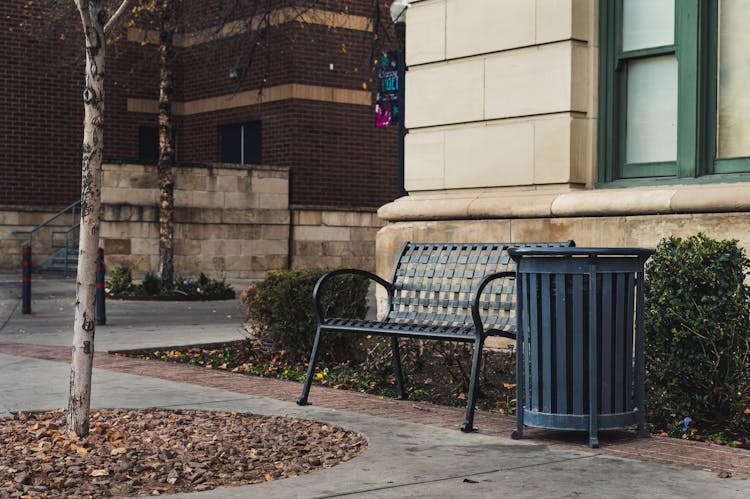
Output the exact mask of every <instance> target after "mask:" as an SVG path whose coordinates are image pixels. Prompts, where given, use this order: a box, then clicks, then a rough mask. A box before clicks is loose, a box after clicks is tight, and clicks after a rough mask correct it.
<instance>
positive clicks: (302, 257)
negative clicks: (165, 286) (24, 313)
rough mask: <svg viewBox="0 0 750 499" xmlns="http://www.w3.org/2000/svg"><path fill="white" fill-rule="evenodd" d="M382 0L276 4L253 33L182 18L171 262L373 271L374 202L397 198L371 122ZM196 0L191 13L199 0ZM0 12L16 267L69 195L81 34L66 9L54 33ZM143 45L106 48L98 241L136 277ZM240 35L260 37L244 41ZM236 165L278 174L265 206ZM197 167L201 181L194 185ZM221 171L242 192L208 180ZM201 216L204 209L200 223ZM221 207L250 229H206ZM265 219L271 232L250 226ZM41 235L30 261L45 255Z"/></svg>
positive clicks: (151, 141) (148, 36)
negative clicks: (296, 7) (32, 235)
mask: <svg viewBox="0 0 750 499" xmlns="http://www.w3.org/2000/svg"><path fill="white" fill-rule="evenodd" d="M381 3H382V2H380V1H375V0H347V1H344V2H333V1H328V0H325V1H322V0H321V1H319V2H317V3H316V5H315V7H314V8H312V9H308V10H305V11H304V13H303V15H302V16H300V15H299V12H292V11H291V10H290V9H288V8H281V7H279V8H278V9H277V10H276V11H274V12H273V13H272V16H271V18H272V19H273V21H272V22H271V25H270V27H268V28H267V29H266V30H265V31H264V32H263V34H262V35H261V37H259V38H253V37H251V36H250V35H249V34H248V33H247V32H246V31H245V30H244V29H242V27H243V26H244V24H243V23H242V22H240V21H239V20H235V21H232V20H230V21H229V22H226V24H225V25H224V28H223V29H217V27H216V25H214V26H210V25H207V24H201V23H198V22H195V23H192V24H191V23H185V26H186V28H184V30H182V31H181V32H179V33H178V35H177V36H176V38H175V46H176V59H175V99H174V100H175V102H174V108H173V109H174V115H175V139H176V160H177V163H178V165H179V166H178V168H188V169H189V172H188V171H187V170H186V171H185V172H184V173H185V174H184V175H181V174H180V173H178V184H177V185H176V206H177V210H178V211H177V221H178V223H179V224H181V226H178V227H177V237H178V239H179V238H182V239H183V241H182V242H180V241H177V247H176V262H175V263H176V266H177V269H178V271H183V272H191V271H196V270H201V269H198V268H191V267H196V266H200V265H205V263H206V258H208V256H209V255H207V254H206V253H207V252H209V251H210V252H211V253H212V255H211V257H212V258H213V260H211V261H214V262H216V260H215V258H216V257H217V255H222V257H223V258H224V260H223V261H222V262H221V263H220V264H216V266H219V267H221V269H217V270H225V271H227V275H234V276H238V277H259V276H261V275H263V273H264V272H265V271H266V270H268V268H278V267H281V266H284V265H289V264H291V265H315V264H322V265H341V264H358V265H364V266H366V267H370V268H374V234H375V231H376V230H377V229H378V228H379V227H380V226H381V223H380V221H379V220H378V219H377V217H376V215H375V210H376V209H377V207H378V206H380V205H382V204H384V203H386V202H388V201H391V200H393V199H394V198H395V197H396V196H397V194H398V192H399V191H398V188H397V185H396V179H397V168H398V165H397V162H398V159H397V131H396V130H395V129H392V128H380V129H379V128H376V127H375V116H374V111H373V107H374V106H373V104H372V90H371V89H372V88H373V82H372V80H371V77H372V74H371V63H372V60H373V54H374V53H376V51H377V50H380V49H381V48H382V46H383V45H382V44H383V43H385V44H387V43H388V40H389V39H392V38H391V37H390V36H389V34H388V33H387V32H385V33H383V32H379V30H382V29H383V28H384V27H385V28H388V25H387V24H386V23H382V24H381V18H380V16H384V17H382V19H387V14H386V13H385V11H384V10H383V6H382V5H380V4H381ZM190 4H191V2H187V5H190ZM196 5H200V7H199V9H203V10H201V11H200V15H198V17H199V18H201V19H203V18H202V17H201V16H202V15H203V14H204V10H205V9H206V8H207V7H206V6H205V3H204V2H198V3H197V4H196ZM0 14H2V16H0V18H1V19H2V21H1V22H3V23H4V26H3V29H0V44H2V47H3V48H4V50H3V51H2V52H0V81H2V82H3V84H2V85H1V86H0V102H2V104H1V106H2V109H3V113H2V114H3V117H2V119H0V136H2V137H3V140H2V142H0V144H2V145H1V146H0V148H1V149H0V236H2V242H0V244H1V245H2V247H1V248H0V249H1V250H2V253H3V255H5V256H4V257H2V258H0V266H1V267H3V268H13V267H15V266H17V262H16V259H17V258H16V255H17V254H19V248H20V244H21V243H22V242H23V237H17V236H14V235H13V232H14V231H18V230H28V229H29V228H30V227H32V226H34V225H35V224H36V223H39V222H40V221H42V220H43V219H45V218H46V217H47V216H48V215H50V214H51V213H54V212H55V211H57V210H59V209H61V208H63V207H65V206H67V205H69V204H70V203H72V202H74V201H75V200H76V199H78V197H79V193H80V161H81V141H82V126H81V124H82V118H83V106H82V102H81V89H82V83H83V67H82V62H81V60H82V57H81V52H80V50H81V47H82V37H81V35H80V27H79V23H78V24H77V21H78V20H77V19H76V18H75V11H74V9H73V8H72V7H71V8H70V14H71V16H70V19H69V22H68V23H67V24H66V23H65V22H60V23H59V26H56V27H49V26H47V25H46V24H45V25H44V26H41V25H40V26H33V25H32V24H33V22H34V21H33V20H32V21H29V20H28V17H29V16H28V10H25V9H24V7H23V5H21V3H20V2H9V3H7V4H4V5H3V7H2V8H0ZM201 22H204V21H201ZM21 24H25V26H21ZM40 24H43V23H40ZM48 28H49V29H48ZM376 35H377V36H376ZM153 40H154V33H151V32H148V31H145V30H136V29H133V28H131V29H128V30H125V29H123V30H122V33H120V36H119V39H118V40H117V41H115V42H114V43H113V44H112V45H110V46H108V53H107V81H106V92H107V94H106V110H105V120H106V125H105V162H106V163H107V164H106V167H105V178H104V188H103V192H102V196H103V198H102V199H103V204H104V211H103V216H104V221H103V226H102V238H103V244H104V246H105V248H107V246H109V248H107V249H108V254H110V255H111V257H112V258H113V260H112V263H114V264H117V263H123V264H129V265H133V266H135V267H136V269H137V270H141V271H147V270H154V269H155V257H156V254H157V252H156V251H155V248H156V240H155V237H154V233H153V231H154V229H155V227H156V215H155V213H156V202H155V198H154V195H153V193H154V192H155V191H154V189H156V188H157V183H156V182H155V181H154V182H153V183H151V182H152V181H153V180H154V179H155V177H154V175H155V174H154V171H153V166H150V165H153V163H154V161H155V157H156V143H157V127H156V112H157V97H158V67H157V54H156V47H155V45H154V43H152V42H153ZM253 42H259V43H258V44H257V45H256V46H255V49H254V50H251V45H252V44H253ZM376 45H377V46H376ZM227 164H231V165H233V166H228V165H227ZM237 164H245V165H256V164H262V165H266V166H270V167H271V168H266V169H261V170H260V171H262V172H266V173H268V172H274V173H273V174H272V175H271V177H273V178H276V179H282V180H279V181H278V182H276V183H275V184H274V187H273V189H274V191H273V194H275V195H276V198H274V199H276V201H275V202H272V203H271V205H268V206H262V205H261V204H259V203H258V201H257V199H260V198H261V197H263V196H261V195H256V193H255V192H254V190H253V189H254V188H253V186H252V185H251V184H252V179H253V178H256V177H257V175H258V173H257V172H256V173H252V172H251V170H252V169H253V167H239V168H238V167H237ZM287 170H288V173H284V172H285V171H287ZM200 172H203V174H201V173H200ZM201 175H203V176H205V180H200V181H198V183H197V184H196V183H195V179H200V177H201ZM227 176H228V177H233V178H234V177H236V178H240V179H242V180H235V181H233V182H234V184H237V183H238V182H239V183H240V184H241V183H242V182H245V184H247V185H245V186H242V185H240V187H239V188H238V189H235V188H234V184H232V183H231V182H229V181H227V180H226V179H224V180H222V181H221V182H218V181H217V179H219V178H224V177H227ZM188 178H190V179H193V180H192V182H193V183H192V184H188V183H185V182H187V181H186V180H184V179H188ZM284 178H286V179H288V180H286V181H287V182H288V186H285V184H284V182H285V180H283V179H284ZM180 179H183V180H182V182H183V184H182V185H181V184H180V182H181V180H180ZM230 184H231V186H230ZM255 184H256V185H260V184H259V183H258V182H257V181H256V182H255ZM226 186H230V191H232V192H233V194H232V195H231V196H230V194H226V195H225V193H226V192H229V191H226V190H225V188H224V187H226ZM248 186H250V187H248ZM266 187H267V186H266ZM266 187H262V189H265V188H266ZM264 192H265V191H264ZM266 194H268V192H266ZM232 196H233V197H232ZM243 196H244V197H245V199H239V200H238V197H239V198H242V197H243ZM284 196H287V197H286V199H285V200H284ZM230 198H231V200H230ZM251 198H252V199H251ZM256 198H257V199H256ZM263 199H266V200H267V199H270V198H263ZM211 210H214V211H213V213H215V214H217V216H216V217H210V216H208V217H207V216H205V213H211V212H212V211H211ZM227 210H235V211H234V212H233V216H234V221H233V222H232V224H234V223H235V222H238V223H241V224H244V225H247V226H251V227H252V230H244V234H245V236H239V235H238V234H239V233H243V231H239V230H237V228H236V227H234V228H232V227H227V228H226V230H224V231H222V232H221V233H219V234H218V235H217V233H216V229H215V228H214V229H212V230H208V226H209V225H216V224H219V225H221V224H222V223H224V222H225V221H224V218H227V215H226V212H227ZM236 210H240V211H239V212H237V211H236ZM243 210H244V211H246V213H243ZM253 210H255V211H253ZM269 212H273V213H274V215H273V216H271V215H268V213H269ZM124 213H125V214H127V216H126V215H123V214H124ZM134 213H135V214H137V215H134ZM201 213H203V216H201ZM221 213H224V215H223V218H222V216H221ZM118 217H119V218H118ZM123 217H126V218H123ZM264 221H265V222H268V223H270V225H271V226H273V227H272V228H268V229H263V228H262V227H260V225H259V224H261V225H262V223H265V222H264ZM232 224H230V225H232ZM284 228H286V230H284ZM246 229H248V228H247V227H246ZM261 233H263V234H271V233H273V234H274V235H273V236H269V237H266V238H265V239H263V240H264V241H266V243H267V244H264V245H261V246H263V248H265V249H260V247H259V249H258V251H259V252H261V253H263V252H264V251H267V250H268V248H270V247H273V248H275V249H273V250H272V253H273V254H272V255H266V254H265V253H263V254H262V255H258V254H255V253H253V251H254V250H248V249H242V247H243V240H246V239H248V238H250V239H254V240H256V241H257V239H258V237H260V236H259V234H261ZM248 234H253V236H248ZM263 237H265V236H263ZM41 239H42V238H40V241H39V242H38V243H37V242H35V243H34V244H35V245H37V244H39V245H41V246H40V247H39V248H36V247H35V254H44V253H48V252H49V249H48V248H47V247H45V246H44V244H45V243H44V242H43V241H41ZM261 239H262V238H261ZM188 240H190V241H191V244H188ZM195 240H204V241H206V242H208V241H211V245H210V246H209V245H208V244H206V245H198V246H196V245H195V244H193V243H194V241H195ZM217 240H218V241H225V240H226V241H227V244H226V245H225V246H222V245H221V244H218V245H217ZM248 243H249V241H248ZM244 246H247V245H246V244H245V245H244ZM232 248H234V249H232ZM282 248H283V251H282ZM233 252H234V253H236V255H235V254H233ZM235 256H236V257H238V258H239V257H244V263H237V260H238V259H237V258H234V257H235ZM259 256H263V257H268V258H265V259H259ZM227 258H228V259H229V260H231V262H230V261H227ZM262 266H266V267H268V268H261V267H262ZM203 270H208V271H211V270H214V269H212V268H208V269H203Z"/></svg>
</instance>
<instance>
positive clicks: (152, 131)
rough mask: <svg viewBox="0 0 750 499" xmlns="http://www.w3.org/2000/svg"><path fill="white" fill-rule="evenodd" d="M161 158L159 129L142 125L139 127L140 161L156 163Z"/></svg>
mask: <svg viewBox="0 0 750 499" xmlns="http://www.w3.org/2000/svg"><path fill="white" fill-rule="evenodd" d="M158 159H159V129H158V128H156V127H151V126H142V127H140V128H139V129H138V161H140V162H141V163H146V164H154V163H156V162H157V161H158Z"/></svg>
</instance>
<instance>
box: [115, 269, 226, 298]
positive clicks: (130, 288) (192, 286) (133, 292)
mask: <svg viewBox="0 0 750 499" xmlns="http://www.w3.org/2000/svg"><path fill="white" fill-rule="evenodd" d="M105 289H106V291H107V294H108V295H109V296H110V297H117V298H135V299H138V298H142V299H150V298H153V299H157V300H160V299H177V300H185V299H193V300H208V299H210V300H226V299H230V298H234V297H235V294H234V289H233V288H232V286H231V285H229V284H227V282H226V280H225V279H211V278H210V277H208V276H206V275H205V274H204V273H203V272H201V273H200V275H199V276H198V278H197V279H192V278H188V277H179V276H178V277H177V278H176V279H175V282H174V285H173V288H172V289H167V290H165V289H162V283H161V279H160V278H159V276H158V275H156V274H154V273H152V272H147V273H146V275H145V276H144V277H143V281H142V282H141V283H140V284H135V283H133V277H132V273H131V270H130V267H115V268H114V269H112V271H111V272H110V277H109V280H108V281H107V283H106V286H105Z"/></svg>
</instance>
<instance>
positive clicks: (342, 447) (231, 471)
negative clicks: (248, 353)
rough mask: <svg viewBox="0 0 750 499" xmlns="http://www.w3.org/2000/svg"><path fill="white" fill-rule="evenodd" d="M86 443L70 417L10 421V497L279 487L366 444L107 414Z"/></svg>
mask: <svg viewBox="0 0 750 499" xmlns="http://www.w3.org/2000/svg"><path fill="white" fill-rule="evenodd" d="M90 428H91V431H90V433H89V435H88V436H87V437H85V438H78V437H76V436H73V437H72V438H70V437H68V436H67V435H66V434H65V413H64V411H62V410H57V411H50V412H41V413H19V414H18V415H17V416H16V417H15V418H13V419H0V497H3V498H6V497H8V498H13V497H19V498H20V497H111V496H115V497H119V496H136V495H137V496H148V495H158V494H163V493H176V492H190V491H201V490H208V489H213V488H216V487H225V486H237V485H243V484H250V483H258V482H265V481H271V480H278V479H281V478H287V477H292V476H297V475H302V474H305V473H310V472H313V471H317V470H321V469H323V468H329V467H331V466H334V465H336V464H338V463H340V462H342V461H346V460H349V459H351V458H352V457H354V456H356V455H358V454H359V453H361V452H362V451H363V450H364V449H365V448H366V447H367V443H366V440H365V439H364V437H363V436H361V435H359V434H356V433H352V432H349V431H346V430H343V429H341V428H336V427H332V426H329V425H325V424H321V423H317V422H314V421H303V420H295V419H286V418H281V417H270V416H254V415H251V414H235V413H224V412H208V411H167V410H151V409H149V410H124V409H118V410H100V411H93V412H92V414H91V425H90Z"/></svg>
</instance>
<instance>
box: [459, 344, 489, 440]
mask: <svg viewBox="0 0 750 499" xmlns="http://www.w3.org/2000/svg"><path fill="white" fill-rule="evenodd" d="M483 346H484V338H481V337H478V338H477V339H476V341H475V342H474V362H473V363H472V365H471V382H470V384H469V397H468V400H467V402H466V420H465V421H464V423H463V424H462V425H461V431H463V432H467V433H468V432H472V431H476V430H475V428H474V404H475V403H476V399H477V394H478V393H479V371H480V370H481V367H482V347H483Z"/></svg>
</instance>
